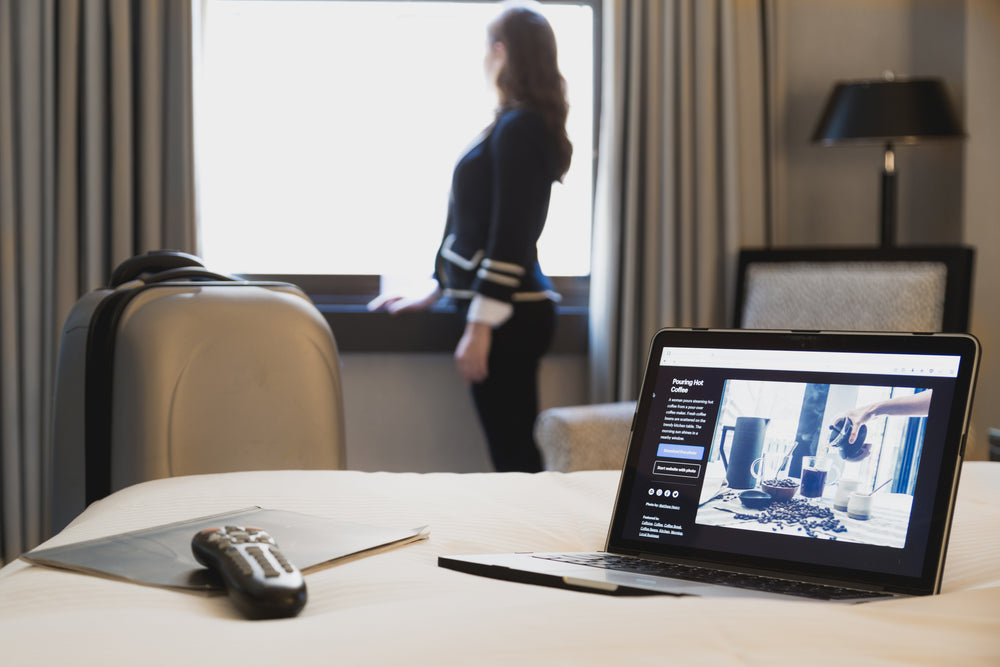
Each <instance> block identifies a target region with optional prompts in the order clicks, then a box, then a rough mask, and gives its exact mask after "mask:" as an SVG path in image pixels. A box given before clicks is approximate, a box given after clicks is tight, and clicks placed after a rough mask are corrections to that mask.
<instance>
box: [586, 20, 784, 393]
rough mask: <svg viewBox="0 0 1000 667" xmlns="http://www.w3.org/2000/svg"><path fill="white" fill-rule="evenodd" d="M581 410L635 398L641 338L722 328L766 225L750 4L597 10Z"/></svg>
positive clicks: (760, 104) (760, 77)
mask: <svg viewBox="0 0 1000 667" xmlns="http://www.w3.org/2000/svg"><path fill="white" fill-rule="evenodd" d="M604 8H605V9H604V11H605V14H604V72H603V78H602V80H603V86H604V89H603V95H602V97H603V100H602V120H601V123H602V127H601V145H600V156H601V160H600V165H599V170H598V190H597V193H598V194H597V202H596V211H595V228H594V257H593V266H592V276H591V304H590V306H591V309H590V312H591V322H590V372H591V401H592V402H595V403H596V402H607V401H620V400H631V399H634V398H635V397H636V394H637V392H638V390H639V383H640V381H641V373H642V365H643V362H644V360H645V357H646V352H647V348H648V345H649V341H650V339H651V338H652V335H653V333H655V332H656V331H657V330H658V329H660V328H662V327H667V326H685V327H687V326H715V327H717V326H724V325H727V324H728V323H729V320H730V315H729V313H730V311H731V305H730V304H731V301H732V298H733V297H732V292H733V287H734V281H735V266H734V262H735V258H736V255H737V252H738V248H739V247H740V246H741V245H747V244H755V243H760V242H761V241H762V239H763V224H764V218H765V212H764V202H765V200H766V197H765V184H766V178H765V173H766V169H765V162H766V160H765V146H766V143H767V142H766V137H765V135H766V133H765V132H764V122H763V120H764V118H765V115H766V114H765V113H764V109H765V108H766V105H765V104H764V102H765V99H766V86H765V85H764V83H765V77H764V73H765V71H766V68H767V66H766V59H765V58H764V48H763V42H762V36H763V35H764V34H766V30H765V27H766V26H765V24H764V23H763V19H764V18H765V17H766V15H767V14H768V11H767V5H766V4H765V3H763V2H761V1H760V0H605V3H604Z"/></svg>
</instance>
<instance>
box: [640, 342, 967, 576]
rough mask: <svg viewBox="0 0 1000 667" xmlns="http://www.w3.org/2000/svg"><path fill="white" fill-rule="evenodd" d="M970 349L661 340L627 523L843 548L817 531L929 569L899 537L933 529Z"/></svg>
mask: <svg viewBox="0 0 1000 667" xmlns="http://www.w3.org/2000/svg"><path fill="white" fill-rule="evenodd" d="M959 361H960V358H959V357H957V356H941V355H935V356H928V355H900V354H871V353H830V352H807V351H787V350H782V351H778V350H726V349H712V348H664V349H663V350H662V353H661V356H660V361H659V366H658V369H657V372H656V379H655V386H654V387H653V388H652V391H653V400H652V402H651V408H650V414H649V416H648V418H647V419H646V424H647V426H646V429H645V433H644V434H643V435H642V437H643V441H642V442H643V446H642V448H641V449H640V451H639V458H638V461H637V463H636V469H635V478H634V482H633V485H632V489H633V495H632V501H631V505H630V511H629V513H628V516H627V518H626V521H625V524H624V531H623V537H625V539H627V540H630V541H634V542H643V543H647V544H650V545H652V544H665V545H666V544H675V545H681V546H691V547H698V548H707V549H717V550H720V551H726V550H729V549H732V545H733V543H734V541H733V540H732V535H733V533H732V531H734V530H735V531H741V539H740V540H738V543H739V544H740V547H739V549H740V551H741V552H745V553H748V555H759V556H764V557H781V556H787V555H788V552H787V550H788V549H789V548H791V549H793V550H794V552H795V554H796V556H797V557H801V558H802V559H803V560H805V561H810V560H811V561H812V562H815V563H818V564H823V563H824V562H826V561H827V559H828V558H833V559H834V560H833V561H831V562H842V560H841V558H840V557H834V556H830V555H829V554H830V551H831V550H830V548H829V547H825V548H810V546H809V544H810V543H811V544H813V545H815V543H816V542H819V541H836V542H838V543H841V544H844V545H864V546H866V547H884V548H885V549H879V550H877V551H880V552H882V554H883V555H882V557H881V558H879V557H875V558H870V556H871V553H870V552H872V551H875V550H872V549H866V552H868V553H867V555H866V560H867V561H868V563H869V564H870V565H871V566H872V567H873V568H874V569H876V570H879V569H884V570H885V571H891V572H895V573H900V570H899V568H900V567H901V566H905V567H906V569H909V570H911V571H912V572H913V573H914V574H916V573H918V572H919V566H920V563H918V562H911V563H908V562H906V558H905V557H904V556H903V555H901V553H900V551H901V550H903V549H904V548H906V547H914V546H921V545H919V544H914V541H918V542H919V541H922V540H926V530H925V529H926V527H927V523H928V521H929V519H928V516H929V514H930V512H931V510H932V506H933V497H934V487H935V485H936V483H937V477H936V474H934V469H936V467H937V464H938V463H939V462H940V457H941V455H942V449H941V443H942V442H943V438H944V429H945V426H946V421H947V417H948V410H949V407H950V401H951V393H952V392H953V390H954V388H953V383H954V379H955V377H956V376H957V373H958V365H959ZM636 435H637V436H638V435H639V434H636ZM925 443H935V444H932V445H931V446H928V445H927V444H925ZM922 466H923V467H924V469H925V470H928V471H930V473H929V474H925V475H923V476H922V475H921V474H920V470H921V467H922ZM744 533H745V534H746V535H744ZM908 540H910V542H909V544H908V542H907V541H908ZM816 546H818V545H816ZM844 548H848V547H846V546H845V547H844ZM834 551H836V550H834ZM918 551H921V552H922V549H921V550H918Z"/></svg>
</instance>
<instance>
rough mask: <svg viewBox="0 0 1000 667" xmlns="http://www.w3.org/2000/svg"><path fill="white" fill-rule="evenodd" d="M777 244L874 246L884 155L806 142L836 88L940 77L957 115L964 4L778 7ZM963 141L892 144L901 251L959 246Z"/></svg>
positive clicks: (868, 1)
mask: <svg viewBox="0 0 1000 667" xmlns="http://www.w3.org/2000/svg"><path fill="white" fill-rule="evenodd" d="M775 8H776V17H775V23H776V25H775V42H774V46H775V53H774V66H773V82H774V95H773V99H774V104H773V109H774V125H773V128H774V132H775V135H776V138H775V140H776V143H777V145H776V149H777V150H776V154H775V163H776V174H775V182H776V192H775V227H776V236H775V242H776V244H777V245H808V246H814V245H876V244H877V243H878V240H879V220H880V204H879V199H880V187H881V180H880V178H881V177H880V174H881V168H882V161H883V148H882V146H880V145H843V146H832V147H824V146H821V145H819V144H814V143H812V142H811V136H812V134H813V132H814V130H815V129H816V123H817V122H818V121H819V117H820V114H821V112H822V110H823V106H824V104H825V103H826V100H827V97H828V96H829V94H830V91H831V90H832V88H833V85H834V83H835V82H837V81H846V80H858V79H877V78H879V77H880V76H881V75H882V73H883V72H884V71H886V70H890V71H892V72H894V73H895V75H896V76H897V77H899V78H905V77H917V76H934V77H941V78H943V79H944V81H945V84H946V86H947V87H948V89H949V92H950V93H951V96H952V101H953V103H954V104H955V106H956V110H957V111H958V114H959V117H960V118H961V117H962V114H963V100H964V96H965V81H964V69H965V65H964V60H965V59H964V50H963V49H962V48H956V45H961V44H962V43H963V42H964V37H963V32H964V11H962V3H960V2H954V1H950V0H934V1H923V2H913V1H901V0H864V1H860V0H847V1H832V0H831V1H823V2H797V1H796V0H779V1H778V2H776V3H775ZM964 148H965V143H964V142H962V141H941V142H937V143H924V144H920V145H917V146H898V147H897V149H896V167H897V171H898V188H899V192H898V195H899V196H898V206H899V208H898V235H897V240H898V242H899V243H900V244H926V243H938V242H943V243H956V242H960V241H961V239H962V197H963V192H962V174H963V171H964V169H963V150H964Z"/></svg>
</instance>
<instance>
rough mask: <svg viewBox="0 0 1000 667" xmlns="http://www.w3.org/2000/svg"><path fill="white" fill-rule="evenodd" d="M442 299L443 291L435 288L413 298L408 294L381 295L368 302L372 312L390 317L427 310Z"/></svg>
mask: <svg viewBox="0 0 1000 667" xmlns="http://www.w3.org/2000/svg"><path fill="white" fill-rule="evenodd" d="M440 297H441V289H440V288H439V287H437V286H436V285H435V286H434V289H432V290H431V291H430V292H429V293H427V294H423V295H418V296H412V295H406V294H379V295H378V296H377V297H375V298H374V299H372V300H371V301H369V302H368V310H370V311H371V312H373V313H375V312H379V311H384V312H387V313H389V314H390V315H395V314H396V313H405V312H407V311H415V310H427V309H428V308H430V307H431V306H433V305H434V303H435V302H436V301H437V300H438V299H439V298H440Z"/></svg>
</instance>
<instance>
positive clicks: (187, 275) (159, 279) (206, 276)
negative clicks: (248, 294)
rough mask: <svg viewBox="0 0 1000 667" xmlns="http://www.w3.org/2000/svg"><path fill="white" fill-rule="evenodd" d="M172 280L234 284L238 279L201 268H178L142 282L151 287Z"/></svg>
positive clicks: (157, 274) (161, 272)
mask: <svg viewBox="0 0 1000 667" xmlns="http://www.w3.org/2000/svg"><path fill="white" fill-rule="evenodd" d="M172 280H217V281H224V282H236V281H239V280H240V279H239V278H236V277H234V276H230V275H226V274H225V273H217V272H216V271H211V270H209V269H206V268H204V267H201V266H180V267H178V268H176V269H167V270H166V271H160V272H159V273H155V274H153V275H151V276H149V277H148V278H145V279H144V280H143V281H142V282H144V283H145V284H147V285H153V284H155V283H167V282H170V281H172Z"/></svg>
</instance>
